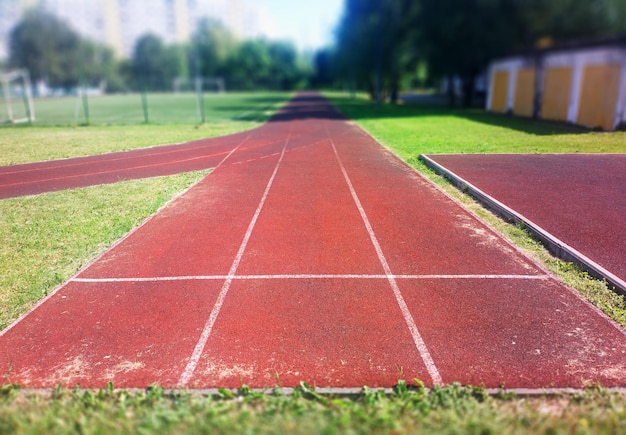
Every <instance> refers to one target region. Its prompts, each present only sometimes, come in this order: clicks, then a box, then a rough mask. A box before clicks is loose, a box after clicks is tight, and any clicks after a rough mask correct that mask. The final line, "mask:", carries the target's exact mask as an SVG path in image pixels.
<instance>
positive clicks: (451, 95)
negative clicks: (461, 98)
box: [447, 74, 456, 109]
mask: <svg viewBox="0 0 626 435" xmlns="http://www.w3.org/2000/svg"><path fill="white" fill-rule="evenodd" d="M447 80H448V106H449V107H450V108H451V109H453V108H454V107H455V106H456V92H455V91H454V76H453V75H452V74H450V75H448V77H447Z"/></svg>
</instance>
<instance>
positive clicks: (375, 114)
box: [327, 93, 626, 160]
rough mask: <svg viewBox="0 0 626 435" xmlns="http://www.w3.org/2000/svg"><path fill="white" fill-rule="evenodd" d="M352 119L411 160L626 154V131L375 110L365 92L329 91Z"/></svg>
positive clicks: (473, 113)
mask: <svg viewBox="0 0 626 435" xmlns="http://www.w3.org/2000/svg"><path fill="white" fill-rule="evenodd" d="M327 96H328V97H330V99H331V101H332V102H333V103H334V104H335V105H336V106H337V107H338V108H339V109H340V110H341V111H342V112H343V113H344V114H345V115H346V116H348V117H349V118H350V119H353V120H355V121H356V122H357V123H358V124H359V125H360V126H361V127H363V128H364V129H365V130H367V131H368V132H369V133H370V134H371V135H372V136H374V137H375V138H376V139H378V140H380V141H382V142H383V143H384V144H385V145H386V146H389V147H390V148H392V149H393V151H394V152H395V153H397V154H398V155H399V156H400V157H401V158H403V159H405V160H407V159H410V158H413V157H417V156H418V155H419V154H437V153H440V154H441V153H626V132H611V133H602V132H592V131H589V130H587V129H583V128H581V127H577V126H573V125H569V124H564V123H556V122H547V121H534V120H532V119H527V118H519V117H512V116H504V115H496V114H491V113H486V112H484V111H483V110H481V109H468V110H463V109H457V110H450V109H447V108H444V107H437V106H426V105H412V104H404V105H397V106H394V105H390V104H384V105H381V107H380V108H378V109H377V108H376V105H375V104H372V103H370V102H369V101H368V100H367V99H366V98H365V96H363V95H359V96H358V98H355V99H350V98H347V97H345V96H340V94H337V93H329V94H327Z"/></svg>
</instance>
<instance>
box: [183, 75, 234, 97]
mask: <svg viewBox="0 0 626 435" xmlns="http://www.w3.org/2000/svg"><path fill="white" fill-rule="evenodd" d="M172 87H173V88H174V93H176V94H179V93H181V92H185V91H184V90H186V91H187V92H199V91H203V92H206V91H207V88H213V89H214V92H217V93H218V94H222V93H224V92H226V84H225V82H224V79H223V78H221V77H196V78H191V79H190V78H187V77H176V78H175V79H174V80H173V83H172Z"/></svg>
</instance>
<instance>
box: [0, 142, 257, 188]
mask: <svg viewBox="0 0 626 435" xmlns="http://www.w3.org/2000/svg"><path fill="white" fill-rule="evenodd" d="M254 131H255V130H251V131H247V132H243V133H237V134H233V135H229V136H222V137H219V138H213V139H203V140H197V141H193V142H188V143H184V144H176V145H165V146H157V147H150V148H142V149H137V150H132V151H123V152H115V153H108V154H101V155H96V156H88V157H77V158H71V159H63V160H51V161H46V162H37V163H25V164H21V165H12V166H1V167H0V199H4V198H12V197H18V196H25V195H36V194H39V193H44V192H53V191H57V190H64V189H75V188H79V187H87V186H94V185H98V184H109V183H117V182H118V181H123V180H132V179H138V178H147V177H158V176H162V175H173V174H178V173H181V172H188V171H198V170H203V169H209V168H212V167H215V166H216V165H218V164H219V162H220V161H222V160H223V159H224V158H225V157H226V156H227V155H228V153H229V152H230V151H232V149H233V148H234V147H235V146H236V145H238V144H239V143H242V142H245V141H246V140H247V139H249V138H250V136H251V135H253V134H255V133H254Z"/></svg>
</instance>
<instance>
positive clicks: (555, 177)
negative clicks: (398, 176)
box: [427, 154, 626, 291]
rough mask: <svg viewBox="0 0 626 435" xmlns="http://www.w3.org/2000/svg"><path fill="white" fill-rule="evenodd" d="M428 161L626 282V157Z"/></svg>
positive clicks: (504, 156)
mask: <svg viewBox="0 0 626 435" xmlns="http://www.w3.org/2000/svg"><path fill="white" fill-rule="evenodd" d="M427 157H428V158H429V159H431V160H433V161H435V162H436V163H437V164H439V165H441V166H442V167H444V168H445V169H446V170H448V171H450V172H451V173H452V174H454V175H456V177H457V178H458V177H460V178H462V179H463V180H465V181H466V182H468V183H470V184H472V185H473V186H475V187H476V188H478V189H480V190H481V191H482V192H484V193H485V194H487V195H489V196H491V197H492V198H495V199H496V200H498V201H499V202H501V203H502V204H504V205H506V206H508V207H509V208H510V209H512V210H514V211H515V212H517V213H518V214H519V215H521V216H523V218H524V220H529V221H531V222H533V223H534V224H535V225H537V226H539V227H541V228H542V229H543V230H545V231H546V232H548V233H549V234H551V235H552V236H554V237H556V238H557V239H558V240H560V241H562V242H564V243H566V244H567V245H569V246H570V247H572V248H574V249H575V250H576V251H578V252H580V253H582V254H583V255H584V256H586V257H588V258H589V259H591V260H592V261H593V262H595V263H596V264H599V265H600V266H601V267H602V268H604V269H606V270H608V271H609V272H610V273H612V274H613V275H615V276H616V277H617V278H618V279H619V280H621V281H622V283H624V282H626V217H625V216H626V154H455V155H430V156H427ZM609 280H610V279H609ZM616 285H617V284H616ZM621 287H622V288H623V291H626V285H625V284H622V285H621Z"/></svg>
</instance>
